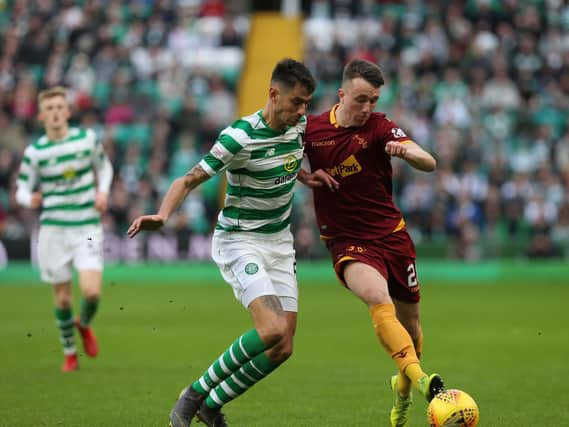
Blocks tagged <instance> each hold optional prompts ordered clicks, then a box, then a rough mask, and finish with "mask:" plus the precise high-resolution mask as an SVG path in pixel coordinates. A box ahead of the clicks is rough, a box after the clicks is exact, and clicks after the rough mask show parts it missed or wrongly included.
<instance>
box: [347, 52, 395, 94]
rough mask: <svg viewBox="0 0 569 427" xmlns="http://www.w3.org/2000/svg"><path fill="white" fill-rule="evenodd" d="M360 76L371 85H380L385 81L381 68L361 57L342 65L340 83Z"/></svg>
mask: <svg viewBox="0 0 569 427" xmlns="http://www.w3.org/2000/svg"><path fill="white" fill-rule="evenodd" d="M358 77H361V78H362V79H364V80H365V81H366V82H368V83H369V84H370V85H372V86H373V87H376V88H378V87H380V86H382V85H383V84H384V83H385V80H383V74H382V73H381V69H380V68H379V67H378V66H377V65H376V64H374V63H373V62H369V61H365V60H363V59H354V60H353V61H350V62H348V63H347V64H346V66H345V67H344V74H343V76H342V83H345V82H347V81H348V80H353V79H355V78H358Z"/></svg>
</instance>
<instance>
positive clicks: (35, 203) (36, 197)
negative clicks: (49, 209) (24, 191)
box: [30, 191, 43, 209]
mask: <svg viewBox="0 0 569 427" xmlns="http://www.w3.org/2000/svg"><path fill="white" fill-rule="evenodd" d="M42 200H43V196H42V195H41V193H40V192H38V191H36V192H35V193H32V202H31V204H30V207H31V208H32V209H39V208H40V207H41V202H42Z"/></svg>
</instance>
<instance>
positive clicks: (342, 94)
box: [299, 60, 443, 426]
mask: <svg viewBox="0 0 569 427" xmlns="http://www.w3.org/2000/svg"><path fill="white" fill-rule="evenodd" d="M383 84H384V80H383V76H382V73H381V70H380V69H379V67H378V66H377V65H375V64H373V63H371V62H367V61H363V60H354V61H351V62H350V63H348V64H347V65H346V67H345V68H344V74H343V80H342V87H341V88H340V89H339V90H338V94H339V99H340V101H339V103H338V104H337V105H335V106H334V107H333V108H332V109H331V110H330V111H327V112H325V113H323V114H321V115H319V116H309V118H308V125H307V129H306V135H305V153H306V156H307V158H308V160H309V161H310V167H311V168H312V170H322V171H325V172H327V173H328V174H329V175H330V176H331V177H332V178H334V179H335V180H337V183H338V184H339V187H338V188H337V191H330V190H329V189H328V188H327V187H320V188H315V189H314V206H315V210H316V216H317V220H318V226H319V229H320V234H321V236H322V239H323V240H324V241H325V243H326V246H327V248H328V250H329V252H330V255H331V257H332V262H333V264H334V270H335V271H336V274H337V275H338V278H339V279H340V281H341V282H342V283H343V284H344V285H345V286H346V287H347V288H348V289H349V290H350V291H352V292H353V293H354V294H355V295H356V296H357V297H358V298H360V299H361V300H362V301H363V302H364V303H365V304H366V305H367V306H368V308H369V311H370V314H371V318H372V321H373V326H374V329H375V333H376V335H377V336H378V338H379V340H380V342H381V343H382V345H383V346H384V347H385V349H386V350H387V352H388V353H389V354H390V355H391V357H392V358H393V359H394V361H395V362H396V363H397V366H398V368H399V375H395V376H393V377H392V379H391V382H390V384H391V387H392V390H393V394H394V399H395V404H394V406H393V409H392V410H391V425H392V426H405V425H406V423H407V413H408V408H409V405H410V403H411V401H412V400H411V399H412V397H411V388H412V385H414V386H415V387H416V388H417V389H418V390H419V391H420V392H421V393H422V394H423V395H424V396H425V397H426V398H427V400H429V401H430V400H431V399H432V398H433V396H434V395H435V394H437V393H438V392H439V391H441V390H442V389H443V383H442V379H441V377H440V376H439V375H437V374H432V375H427V374H426V373H425V372H424V371H423V370H422V369H421V365H420V364H419V356H420V354H421V349H422V343H423V334H422V332H421V326H420V322H419V298H420V297H419V281H418V278H417V271H416V269H415V247H414V245H413V242H412V241H411V238H410V237H409V234H408V233H407V231H406V230H405V221H404V220H403V217H402V216H401V212H400V211H399V209H398V208H397V207H396V206H395V204H394V202H393V198H392V168H391V157H393V156H394V157H399V158H402V159H404V160H405V161H406V162H407V163H408V164H409V165H411V166H412V167H413V168H415V169H418V170H421V171H426V172H430V171H433V170H435V168H436V162H435V159H434V158H433V157H432V156H431V155H430V154H429V153H427V152H426V151H424V150H423V149H422V148H421V147H420V146H419V145H417V144H416V143H414V142H413V141H411V139H410V138H409V137H408V136H407V135H406V134H405V132H404V131H403V130H401V129H400V128H399V127H398V126H397V125H396V124H395V123H393V122H392V121H391V120H389V119H388V118H387V117H386V116H385V115H384V114H382V113H374V109H375V106H376V103H377V101H378V99H379V93H380V88H381V86H382V85H383ZM304 173H305V172H301V174H300V176H299V179H300V180H301V181H303V180H304V177H303V176H302V175H303V174H304Z"/></svg>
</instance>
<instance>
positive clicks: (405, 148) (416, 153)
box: [385, 141, 437, 172]
mask: <svg viewBox="0 0 569 427" xmlns="http://www.w3.org/2000/svg"><path fill="white" fill-rule="evenodd" d="M385 152H386V153H387V154H389V155H390V156H394V157H400V158H402V159H403V160H405V161H406V162H407V163H409V164H410V165H411V166H412V167H413V168H415V169H418V170H421V171H423V172H432V171H434V170H435V169H436V168H437V161H436V160H435V158H434V157H433V156H431V155H430V154H429V153H428V152H426V151H425V150H423V149H422V148H421V146H420V145H418V144H416V143H414V142H412V141H407V142H405V143H401V142H397V141H389V142H388V143H387V144H385Z"/></svg>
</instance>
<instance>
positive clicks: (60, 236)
mask: <svg viewBox="0 0 569 427" xmlns="http://www.w3.org/2000/svg"><path fill="white" fill-rule="evenodd" d="M38 106H39V120H40V121H41V122H42V123H43V126H44V128H45V135H44V136H42V137H41V138H40V139H38V140H37V141H36V142H35V143H33V144H30V145H29V146H28V147H27V148H26V150H25V152H24V157H23V159H22V164H21V166H20V174H19V176H18V181H17V191H16V200H17V201H18V203H19V204H20V205H22V206H25V207H29V208H32V209H39V208H41V215H40V228H39V235H38V264H39V269H40V275H41V279H42V280H43V281H45V282H47V283H50V284H51V285H52V290H53V299H54V303H55V318H56V323H57V327H58V329H59V334H60V341H61V344H62V346H63V353H64V355H65V360H64V363H63V366H62V368H61V369H62V371H63V372H71V371H75V370H77V368H78V366H79V365H78V359H77V350H76V348H75V341H74V329H75V328H77V329H78V331H79V333H80V335H81V339H82V341H83V347H84V349H85V353H86V354H87V355H88V356H90V357H95V356H96V355H97V354H98V352H99V346H98V343H97V339H96V338H95V334H94V332H93V330H92V328H91V327H90V324H91V321H92V319H93V317H94V316H95V313H96V312H97V308H98V305H99V298H100V294H101V282H102V280H101V279H102V270H103V227H102V225H101V214H102V213H103V212H105V210H106V209H107V199H108V194H109V189H110V187H111V181H112V179H113V168H112V165H111V162H110V161H109V159H108V158H107V156H106V155H105V152H104V150H103V146H102V144H101V142H100V141H99V140H98V139H97V138H96V136H95V132H93V130H91V129H81V128H75V127H70V126H69V122H68V120H69V117H70V115H71V113H70V109H69V104H68V102H67V99H66V92H65V89H64V88H63V87H60V86H56V87H52V88H50V89H46V90H43V91H41V92H40V93H39V95H38ZM73 267H75V268H76V269H77V271H78V273H79V287H80V289H81V297H82V298H81V311H80V313H79V316H78V317H77V319H73V314H72V295H71V293H72V288H71V279H72V268H73Z"/></svg>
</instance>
